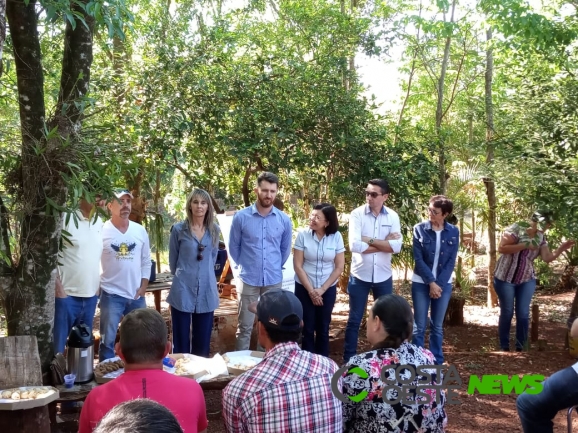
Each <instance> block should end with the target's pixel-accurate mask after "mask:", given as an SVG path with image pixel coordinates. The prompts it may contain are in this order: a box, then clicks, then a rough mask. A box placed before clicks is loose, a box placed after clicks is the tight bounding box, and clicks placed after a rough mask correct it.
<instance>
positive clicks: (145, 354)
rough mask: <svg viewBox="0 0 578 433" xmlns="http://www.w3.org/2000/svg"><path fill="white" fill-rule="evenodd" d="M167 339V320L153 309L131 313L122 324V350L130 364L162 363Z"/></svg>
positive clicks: (141, 309) (140, 309) (142, 309)
mask: <svg viewBox="0 0 578 433" xmlns="http://www.w3.org/2000/svg"><path fill="white" fill-rule="evenodd" d="M167 338H168V333H167V325H166V323H165V320H164V319H163V316H161V314H160V313H159V312H158V311H157V310H153V309H152V308H139V309H137V310H134V311H131V312H130V313H128V314H127V315H126V316H124V319H122V323H121V324H120V349H121V350H122V354H123V355H124V357H125V360H126V362H127V363H128V364H142V363H147V362H157V361H161V360H162V359H163V357H164V356H165V349H166V346H167Z"/></svg>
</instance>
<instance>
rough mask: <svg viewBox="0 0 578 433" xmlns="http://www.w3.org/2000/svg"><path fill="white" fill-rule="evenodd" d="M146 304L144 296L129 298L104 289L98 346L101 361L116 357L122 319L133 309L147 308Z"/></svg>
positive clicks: (101, 299)
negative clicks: (115, 345)
mask: <svg viewBox="0 0 578 433" xmlns="http://www.w3.org/2000/svg"><path fill="white" fill-rule="evenodd" d="M146 306H147V303H146V300H145V297H144V296H141V297H140V298H138V299H128V298H123V297H122V296H118V295H111V294H109V293H106V292H105V291H104V290H103V291H102V294H101V295H100V346H99V347H98V360H99V361H100V362H102V361H104V360H105V359H109V358H112V357H114V343H115V341H116V332H117V330H118V324H119V323H120V319H121V318H122V317H123V316H126V315H127V314H128V313H130V312H131V311H133V310H136V309H138V308H146Z"/></svg>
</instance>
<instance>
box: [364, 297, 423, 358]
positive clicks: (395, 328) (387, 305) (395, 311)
mask: <svg viewBox="0 0 578 433" xmlns="http://www.w3.org/2000/svg"><path fill="white" fill-rule="evenodd" d="M371 312H372V313H373V316H374V317H379V320H381V323H382V324H383V328H384V329H385V331H386V332H387V337H386V338H385V340H383V341H382V342H381V343H379V344H377V345H376V346H377V347H381V348H388V349H397V348H398V347H399V346H401V343H403V342H404V341H405V340H407V339H408V338H409V337H411V335H412V333H413V313H412V312H411V307H410V306H409V303H408V302H407V301H406V300H405V298H403V297H401V296H398V295H383V296H380V297H379V298H377V300H376V301H375V302H374V304H373V307H372V309H371Z"/></svg>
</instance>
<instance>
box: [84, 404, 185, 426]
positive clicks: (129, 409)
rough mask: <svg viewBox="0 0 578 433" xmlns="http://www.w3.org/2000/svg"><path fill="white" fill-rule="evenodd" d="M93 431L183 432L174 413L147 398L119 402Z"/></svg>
mask: <svg viewBox="0 0 578 433" xmlns="http://www.w3.org/2000/svg"><path fill="white" fill-rule="evenodd" d="M93 433H183V429H182V428H181V426H180V425H179V421H178V420H177V418H176V417H175V415H173V413H172V412H171V411H170V410H168V409H167V408H166V407H164V406H162V405H160V404H159V403H157V402H156V401H153V400H149V399H146V398H139V399H136V400H130V401H125V402H124V403H120V404H117V405H116V406H115V407H113V408H112V409H111V410H110V411H108V413H107V414H106V415H105V416H104V417H103V418H102V420H101V421H100V423H99V424H98V426H97V427H96V429H95V430H94V432H93Z"/></svg>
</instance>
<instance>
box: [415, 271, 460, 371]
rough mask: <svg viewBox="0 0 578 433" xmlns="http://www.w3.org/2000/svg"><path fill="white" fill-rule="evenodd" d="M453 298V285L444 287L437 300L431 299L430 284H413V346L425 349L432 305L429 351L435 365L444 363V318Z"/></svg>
mask: <svg viewBox="0 0 578 433" xmlns="http://www.w3.org/2000/svg"><path fill="white" fill-rule="evenodd" d="M451 296H452V285H451V283H450V284H446V285H445V286H443V287H442V296H441V297H440V298H437V299H432V298H430V296H429V285H428V284H422V283H415V282H412V283H411V298H412V300H413V314H414V319H415V325H414V334H413V344H415V345H416V346H420V347H424V335H425V328H426V327H427V313H428V311H429V306H430V303H431V319H430V322H429V323H430V328H429V350H430V351H431V352H432V353H433V355H434V356H435V363H436V364H438V365H440V364H443V363H444V352H443V350H442V344H443V338H444V318H445V317H446V310H447V309H448V304H449V302H450V297H451Z"/></svg>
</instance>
